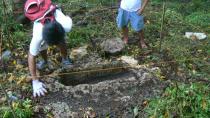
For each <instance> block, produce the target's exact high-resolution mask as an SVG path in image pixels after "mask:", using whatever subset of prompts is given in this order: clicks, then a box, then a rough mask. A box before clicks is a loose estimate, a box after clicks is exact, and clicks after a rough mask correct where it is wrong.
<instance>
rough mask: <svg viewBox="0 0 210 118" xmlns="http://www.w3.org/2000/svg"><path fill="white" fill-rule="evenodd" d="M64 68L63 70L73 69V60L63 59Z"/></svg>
mask: <svg viewBox="0 0 210 118" xmlns="http://www.w3.org/2000/svg"><path fill="white" fill-rule="evenodd" d="M62 67H63V68H72V67H73V64H72V62H71V60H70V59H69V58H67V59H64V58H63V59H62Z"/></svg>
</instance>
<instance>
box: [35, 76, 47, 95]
mask: <svg viewBox="0 0 210 118" xmlns="http://www.w3.org/2000/svg"><path fill="white" fill-rule="evenodd" d="M32 86H33V96H34V97H37V96H38V97H40V96H44V95H45V93H47V90H46V86H45V84H43V83H42V82H40V81H39V80H33V81H32Z"/></svg>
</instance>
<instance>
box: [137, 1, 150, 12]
mask: <svg viewBox="0 0 210 118" xmlns="http://www.w3.org/2000/svg"><path fill="white" fill-rule="evenodd" d="M148 2H149V0H143V4H142V6H141V8H140V9H139V10H138V13H139V14H142V13H143V11H144V9H145V7H146V5H147V3H148Z"/></svg>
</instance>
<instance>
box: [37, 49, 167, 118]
mask: <svg viewBox="0 0 210 118" xmlns="http://www.w3.org/2000/svg"><path fill="white" fill-rule="evenodd" d="M91 60H92V61H91ZM109 60H110V59H109ZM115 61H116V60H115ZM111 62H114V60H112V61H111ZM120 63H121V62H120ZM74 64H75V68H74V70H76V68H77V69H79V68H83V69H84V68H87V67H89V68H88V70H91V69H90V68H92V69H93V70H94V69H95V70H96V71H94V72H92V73H85V72H81V73H80V72H79V73H73V74H65V75H60V76H56V77H54V78H49V79H46V80H44V81H45V83H46V84H47V88H48V90H49V93H48V95H47V96H45V97H42V98H40V99H37V101H36V103H37V106H36V107H35V111H36V113H35V116H34V117H39V118H41V117H46V114H47V113H49V112H50V113H52V115H53V116H54V117H55V118H70V117H72V118H81V117H86V118H95V117H97V118H98V117H101V118H105V117H107V116H108V117H109V118H133V117H134V115H135V114H134V112H133V111H134V108H138V109H137V110H138V113H139V114H138V116H137V117H140V118H142V117H146V114H145V113H144V112H143V109H144V107H145V106H146V105H147V100H148V99H150V98H154V97H156V96H158V95H160V94H161V92H162V90H164V88H165V87H166V86H167V82H164V81H161V80H160V79H159V78H158V77H157V76H156V73H157V72H158V71H160V69H159V68H157V67H146V66H128V64H122V65H121V66H120V67H125V68H120V69H116V70H111V71H110V70H103V71H101V70H100V69H99V68H100V65H104V64H106V65H108V64H109V63H108V61H107V60H106V59H102V58H101V57H100V56H99V55H97V54H96V53H92V55H89V56H86V58H85V59H82V60H77V61H76V62H74ZM90 65H93V67H90ZM94 65H98V67H99V68H94V67H95V66H94ZM101 67H102V68H104V67H105V66H101ZM116 67H119V65H117V66H116ZM116 67H113V66H112V68H116ZM127 67H129V68H127ZM106 68H109V66H106ZM97 69H98V71H97ZM61 71H65V73H69V72H70V73H71V71H72V70H60V72H61ZM80 71H81V70H80ZM100 71H101V72H100Z"/></svg>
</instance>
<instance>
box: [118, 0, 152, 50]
mask: <svg viewBox="0 0 210 118" xmlns="http://www.w3.org/2000/svg"><path fill="white" fill-rule="evenodd" d="M142 1H143V3H142ZM148 1H149V0H121V2H120V8H119V10H118V16H117V26H118V28H120V29H122V34H123V41H124V42H125V44H127V43H128V32H129V30H128V23H129V22H130V23H131V26H132V28H133V29H134V30H135V31H136V32H139V41H140V44H139V45H140V47H141V48H147V45H146V43H145V41H144V32H143V28H144V20H143V16H142V13H143V11H144V9H145V7H146V5H147V3H148Z"/></svg>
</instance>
